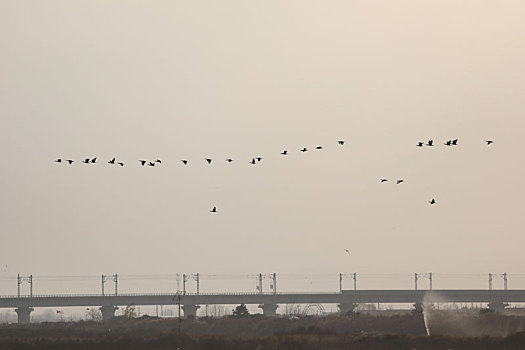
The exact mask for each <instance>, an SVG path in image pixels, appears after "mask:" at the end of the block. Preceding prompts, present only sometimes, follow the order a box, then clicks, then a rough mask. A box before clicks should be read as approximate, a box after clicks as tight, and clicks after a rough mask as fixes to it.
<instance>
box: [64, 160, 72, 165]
mask: <svg viewBox="0 0 525 350" xmlns="http://www.w3.org/2000/svg"><path fill="white" fill-rule="evenodd" d="M66 162H68V163H69V165H71V164H73V162H74V160H72V159H67V160H66Z"/></svg>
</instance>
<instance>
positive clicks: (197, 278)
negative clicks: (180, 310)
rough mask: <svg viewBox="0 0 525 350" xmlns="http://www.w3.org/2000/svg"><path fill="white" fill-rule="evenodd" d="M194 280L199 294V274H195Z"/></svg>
mask: <svg viewBox="0 0 525 350" xmlns="http://www.w3.org/2000/svg"><path fill="white" fill-rule="evenodd" d="M195 280H196V281H197V294H199V288H200V286H199V285H200V278H199V273H198V272H197V274H196V275H195Z"/></svg>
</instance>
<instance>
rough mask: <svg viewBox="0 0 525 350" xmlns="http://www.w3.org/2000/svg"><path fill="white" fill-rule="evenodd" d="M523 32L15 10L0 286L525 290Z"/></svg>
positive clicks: (33, 4)
mask: <svg viewBox="0 0 525 350" xmlns="http://www.w3.org/2000/svg"><path fill="white" fill-rule="evenodd" d="M524 16H525V3H524V2H523V1H521V0H520V1H479V0H475V1H474V0H472V1H458V0H454V1H446V0H439V1H420V0H417V1H416V0H413V1H402V0H398V1H388V0H384V1H379V0H378V1H373V0H372V1H371V0H366V1H365V0H363V1H335V0H334V1H329V2H326V1H305V0H301V1H267V0H265V1H228V0H226V1H185V2H182V1H129V0H126V1H71V0H67V1H40V0H39V1H20V0H13V1H8V0H1V1H0V47H1V49H0V118H1V119H0V121H1V127H0V150H1V151H0V152H1V155H2V157H1V160H2V161H1V163H0V174H1V179H2V181H1V182H0V191H1V192H0V194H1V196H0V213H1V214H0V225H1V236H0V239H1V240H0V243H1V244H0V263H1V264H2V265H3V266H4V265H7V266H8V271H7V272H6V271H4V270H2V272H1V274H2V276H4V277H7V276H9V277H13V276H14V275H16V273H21V274H31V273H32V274H34V275H39V274H40V275H82V274H91V275H93V274H95V275H96V274H100V273H114V272H118V273H120V274H126V273H127V274H150V273H162V274H167V273H175V272H201V273H258V272H277V273H303V272H304V273H338V272H341V271H348V272H353V271H357V272H358V273H397V272H416V271H434V272H444V273H450V272H458V273H488V272H503V271H507V272H514V273H521V272H525V271H524V270H523V251H524V249H523V247H524V244H525V238H524V235H523V233H524V231H523V222H524V220H523V198H524V196H525V187H524V186H523V178H524V175H525V166H524V165H523V159H522V157H523V149H524V146H523V143H522V141H521V139H522V137H523V131H524V130H525V117H524V112H525V107H524V106H523V96H524V95H525V80H524V79H525V70H524V69H523V64H524V63H523V62H525V41H524V40H523V39H524V35H525V22H523V18H524ZM430 138H432V139H434V140H435V142H436V143H437V145H436V146H435V147H433V148H431V147H425V148H418V147H415V144H416V142H417V141H426V140H428V139H430ZM451 138H458V139H459V146H457V147H445V146H443V142H444V141H446V140H448V139H451ZM338 139H344V140H346V143H345V145H344V147H340V146H338V145H337V142H336V141H337V140H338ZM487 139H493V140H494V141H495V143H494V144H493V145H491V146H486V145H485V143H484V141H485V140H487ZM316 145H323V146H324V149H323V150H322V151H315V152H314V150H313V148H314V147H315V146H316ZM302 147H308V148H309V149H312V150H311V151H309V152H306V153H305V154H302V153H301V152H299V149H301V148H302ZM283 149H288V151H289V155H288V156H287V157H283V156H281V155H280V154H279V153H280V152H281V151H282V150H283ZM95 156H96V157H98V159H99V161H100V164H97V165H95V166H88V165H85V164H81V163H80V161H81V160H82V159H84V158H86V157H95ZM254 156H261V157H263V158H264V159H263V161H262V162H261V163H260V164H258V165H256V166H252V165H250V164H249V163H248V162H249V161H250V160H251V159H252V157H254ZM59 157H60V158H71V159H74V160H76V163H74V164H73V165H72V166H71V167H70V166H67V165H63V164H62V165H61V164H57V163H55V162H54V159H56V158H59ZM113 157H117V160H122V161H124V162H126V166H125V167H123V168H120V167H117V166H111V165H109V164H107V163H106V162H107V161H108V160H109V159H111V158H113ZM157 157H158V158H161V159H162V160H163V161H164V162H163V163H162V165H161V166H158V167H155V168H147V167H145V168H143V167H141V166H140V165H139V163H138V160H139V159H155V158H157ZM205 157H210V158H214V159H215V160H216V161H214V162H213V163H212V165H211V166H208V165H207V164H206V162H205V161H204V158H205ZM227 157H232V158H233V159H234V160H235V161H234V162H233V163H232V164H227V163H226V162H225V161H224V159H225V158H227ZM182 158H186V159H188V160H189V161H190V163H189V164H188V166H187V167H184V166H183V165H182V164H181V163H180V159H182ZM382 177H384V178H388V179H390V181H389V182H387V183H385V184H380V183H379V179H380V178H382ZM396 179H404V180H405V183H403V184H401V185H398V186H396V185H395V183H394V182H393V180H396ZM431 198H435V199H436V201H437V204H436V205H434V206H431V205H430V204H429V203H428V201H429V200H430V199H431ZM213 206H217V208H218V210H219V213H217V214H211V213H210V212H209V210H210V209H211V208H212V207H213ZM520 213H521V214H520ZM343 248H348V249H350V251H351V256H348V255H347V254H346V253H345V252H344V250H343ZM523 282H524V284H523V285H524V286H525V281H523Z"/></svg>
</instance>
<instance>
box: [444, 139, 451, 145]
mask: <svg viewBox="0 0 525 350" xmlns="http://www.w3.org/2000/svg"><path fill="white" fill-rule="evenodd" d="M444 145H445V146H452V141H451V140H448V141H447V142H445V143H444Z"/></svg>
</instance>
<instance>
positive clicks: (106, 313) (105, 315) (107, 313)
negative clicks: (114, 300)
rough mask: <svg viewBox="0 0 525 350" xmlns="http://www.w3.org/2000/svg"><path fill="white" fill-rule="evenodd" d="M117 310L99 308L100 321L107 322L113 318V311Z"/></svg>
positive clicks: (111, 306)
mask: <svg viewBox="0 0 525 350" xmlns="http://www.w3.org/2000/svg"><path fill="white" fill-rule="evenodd" d="M117 310H118V306H114V305H104V306H102V307H101V308H100V311H101V312H102V321H107V320H110V319H112V318H113V317H115V311H117Z"/></svg>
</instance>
